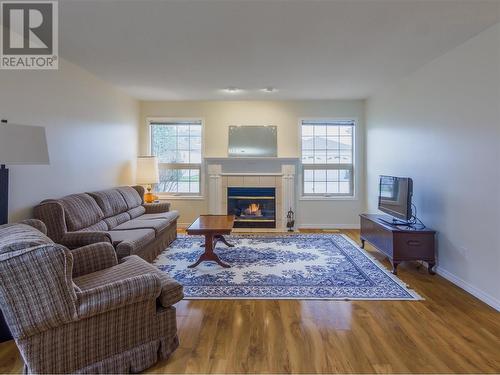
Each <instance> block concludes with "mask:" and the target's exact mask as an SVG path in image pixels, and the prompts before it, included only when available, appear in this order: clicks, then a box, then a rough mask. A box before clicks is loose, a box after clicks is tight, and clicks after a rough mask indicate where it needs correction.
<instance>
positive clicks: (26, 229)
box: [0, 224, 53, 254]
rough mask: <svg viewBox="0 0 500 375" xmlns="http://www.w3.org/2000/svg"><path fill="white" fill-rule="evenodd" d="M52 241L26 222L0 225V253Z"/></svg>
mask: <svg viewBox="0 0 500 375" xmlns="http://www.w3.org/2000/svg"><path fill="white" fill-rule="evenodd" d="M52 243H53V242H52V240H51V239H50V238H49V237H47V236H46V235H44V234H43V233H42V232H40V231H38V230H36V229H35V228H33V227H31V226H29V225H26V224H6V225H1V226H0V254H3V253H8V252H11V251H18V250H22V249H28V248H31V247H35V246H39V245H46V244H52Z"/></svg>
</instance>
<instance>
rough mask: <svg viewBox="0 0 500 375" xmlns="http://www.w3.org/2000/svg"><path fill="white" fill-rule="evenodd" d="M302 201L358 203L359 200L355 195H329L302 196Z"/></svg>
mask: <svg viewBox="0 0 500 375" xmlns="http://www.w3.org/2000/svg"><path fill="white" fill-rule="evenodd" d="M299 200H300V201H357V200H358V198H357V197H356V196H353V195H346V196H329V195H317V196H314V195H302V196H301V197H300V198H299Z"/></svg>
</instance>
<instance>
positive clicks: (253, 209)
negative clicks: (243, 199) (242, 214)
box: [248, 203, 260, 214]
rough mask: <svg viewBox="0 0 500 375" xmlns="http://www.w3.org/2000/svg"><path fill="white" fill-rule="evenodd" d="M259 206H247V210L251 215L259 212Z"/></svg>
mask: <svg viewBox="0 0 500 375" xmlns="http://www.w3.org/2000/svg"><path fill="white" fill-rule="evenodd" d="M259 209H260V205H259V204H258V203H251V204H250V205H249V206H248V210H249V211H250V213H251V214H255V213H256V212H257V211H259Z"/></svg>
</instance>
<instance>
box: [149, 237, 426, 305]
mask: <svg viewBox="0 0 500 375" xmlns="http://www.w3.org/2000/svg"><path fill="white" fill-rule="evenodd" d="M226 238H227V240H228V241H229V242H230V243H232V244H234V245H235V247H226V246H225V245H224V244H222V243H220V242H219V243H218V244H217V247H216V250H215V252H216V253H217V254H218V255H219V257H220V259H221V260H222V261H223V262H225V263H228V264H230V265H231V268H223V267H221V266H219V265H218V264H217V263H215V262H202V263H201V264H200V265H199V266H197V267H196V268H194V269H193V268H187V266H188V265H190V264H192V263H194V262H195V261H196V260H197V259H198V257H199V256H200V254H201V253H202V252H203V250H204V249H203V248H201V247H200V245H201V244H202V243H203V242H204V239H203V237H198V236H186V235H182V236H179V237H178V238H177V240H176V241H174V242H173V243H172V245H171V246H170V247H169V248H168V249H167V250H166V251H164V252H163V253H162V254H160V256H159V257H158V258H157V259H156V260H155V263H154V264H155V265H156V266H157V267H158V268H159V269H160V270H162V271H164V272H167V273H168V274H169V275H170V276H172V277H173V278H175V279H176V280H177V281H178V282H180V283H181V284H182V285H184V294H185V298H186V299H319V300H321V299H328V300H420V299H422V298H421V297H420V296H419V295H418V294H417V293H415V292H414V291H412V290H410V289H408V288H407V286H406V285H405V284H404V283H403V282H402V281H401V280H399V279H398V278H397V277H396V276H394V275H393V274H392V273H390V272H389V271H388V270H386V269H385V268H384V267H383V266H382V265H381V264H380V263H379V262H377V261H376V260H375V259H374V258H373V257H371V256H370V255H368V254H367V253H366V252H365V251H364V250H362V249H361V248H359V247H358V245H357V244H356V243H355V242H353V241H352V240H350V239H349V238H348V237H346V236H344V235H342V234H294V235H262V236H256V235H241V236H227V237H226Z"/></svg>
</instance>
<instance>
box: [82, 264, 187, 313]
mask: <svg viewBox="0 0 500 375" xmlns="http://www.w3.org/2000/svg"><path fill="white" fill-rule="evenodd" d="M145 274H153V275H157V276H158V277H159V279H160V280H161V286H162V290H161V294H160V297H159V300H160V303H161V304H162V306H164V307H168V306H171V305H173V304H174V303H176V302H179V301H180V300H181V299H182V298H183V297H184V295H183V291H182V285H181V284H179V283H178V282H177V281H175V280H174V279H172V278H171V277H170V276H168V275H167V274H166V273H165V272H161V271H160V270H158V269H157V268H156V267H155V266H153V265H151V264H149V263H147V262H146V261H144V260H143V259H141V258H139V257H138V256H136V255H132V256H129V257H126V258H124V259H123V262H122V263H120V264H118V265H116V266H113V267H111V268H106V269H104V270H102V271H97V272H93V273H90V274H87V275H84V276H80V277H77V278H76V279H74V282H75V284H76V285H77V286H78V287H79V288H80V289H81V290H82V291H85V290H88V289H93V288H96V287H99V286H102V285H106V284H109V283H113V282H115V281H120V280H123V279H126V278H129V277H133V276H139V275H145Z"/></svg>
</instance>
